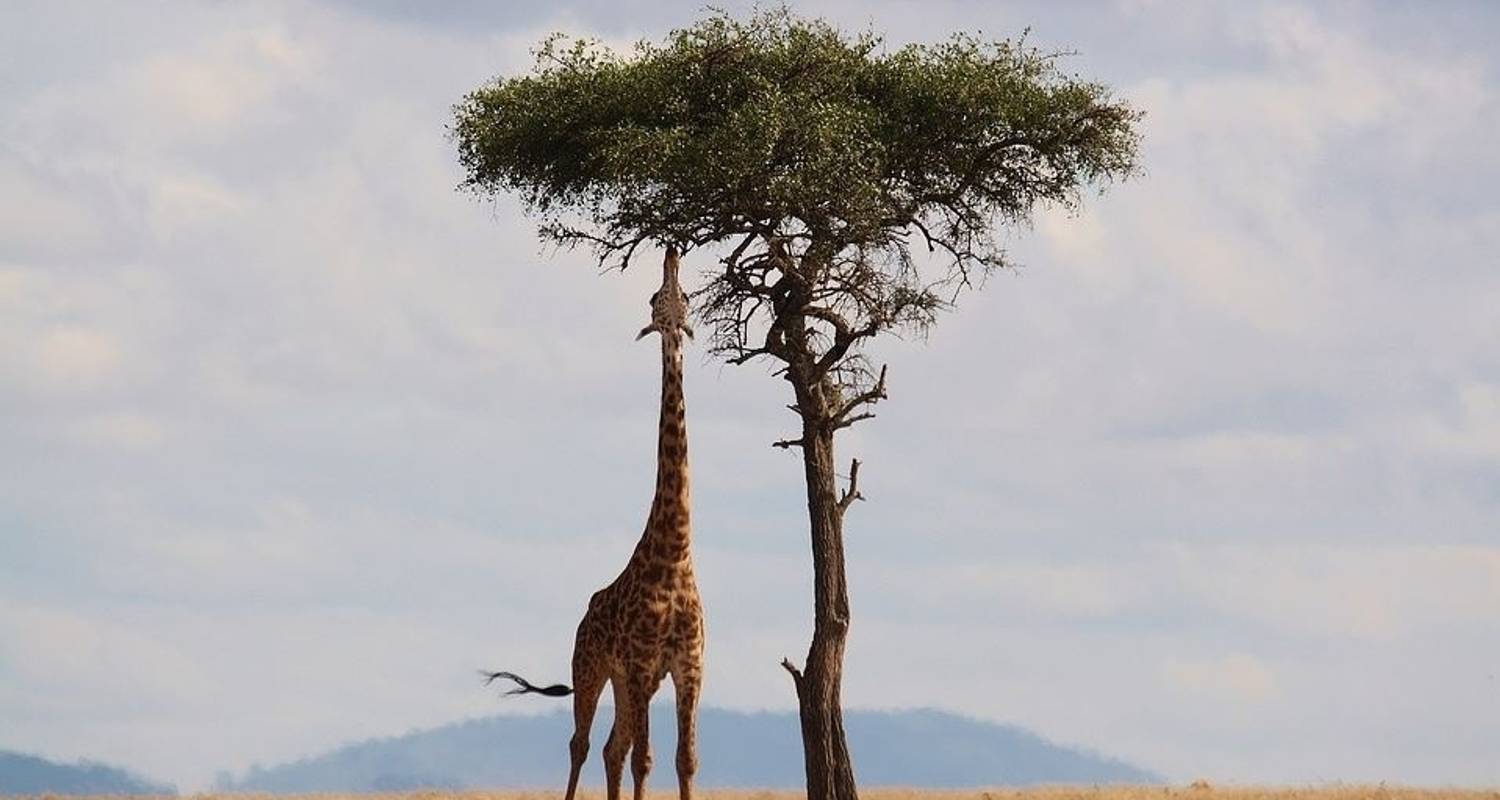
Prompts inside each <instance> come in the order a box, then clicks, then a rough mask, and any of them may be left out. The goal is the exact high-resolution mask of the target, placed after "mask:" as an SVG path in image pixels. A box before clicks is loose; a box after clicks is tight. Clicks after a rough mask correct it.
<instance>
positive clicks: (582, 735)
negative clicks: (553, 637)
mask: <svg viewBox="0 0 1500 800" xmlns="http://www.w3.org/2000/svg"><path fill="white" fill-rule="evenodd" d="M605 680H606V679H605V676H604V674H603V670H600V669H592V670H591V669H588V668H587V665H582V664H580V663H579V662H578V660H577V659H575V660H574V664H573V738H572V739H571V740H570V741H569V742H568V758H569V766H568V793H567V796H566V800H574V795H575V794H576V793H577V791H578V775H579V773H580V772H581V771H582V770H583V762H584V761H585V760H586V759H587V758H588V757H589V731H590V729H592V728H593V726H594V712H595V711H597V710H598V708H599V695H600V694H602V693H603V692H604V683H605Z"/></svg>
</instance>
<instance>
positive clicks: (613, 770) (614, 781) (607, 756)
mask: <svg viewBox="0 0 1500 800" xmlns="http://www.w3.org/2000/svg"><path fill="white" fill-rule="evenodd" d="M610 686H611V687H612V688H613V689H614V695H615V721H614V724H613V725H611V726H610V729H609V738H608V739H606V740H605V742H604V788H605V796H606V797H607V800H620V783H621V781H622V780H624V777H625V753H626V752H628V751H629V750H630V745H631V740H632V736H631V734H632V733H633V731H632V730H631V727H630V724H629V722H628V720H629V719H630V714H631V711H630V706H631V699H630V690H629V688H628V687H627V686H626V684H625V678H624V677H623V676H620V675H616V676H614V677H613V678H611V679H610Z"/></svg>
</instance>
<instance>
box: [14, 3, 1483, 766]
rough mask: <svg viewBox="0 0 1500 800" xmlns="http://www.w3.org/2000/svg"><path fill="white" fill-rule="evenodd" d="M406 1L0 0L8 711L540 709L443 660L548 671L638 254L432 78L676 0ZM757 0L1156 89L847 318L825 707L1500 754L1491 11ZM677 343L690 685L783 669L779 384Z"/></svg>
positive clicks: (642, 394)
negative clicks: (1115, 144) (883, 381)
mask: <svg viewBox="0 0 1500 800" xmlns="http://www.w3.org/2000/svg"><path fill="white" fill-rule="evenodd" d="M433 5H435V4H407V3H398V2H369V3H358V2H352V0H351V1H350V2H297V1H295V0H288V1H287V2H280V1H279V0H278V1H276V2H267V3H255V4H242V3H220V2H199V3H190V2H180V3H178V2H174V3H167V2H151V1H150V0H147V1H146V2H141V3H131V4H122V3H104V2H96V3H86V2H63V3H56V2H28V1H27V0H21V1H20V2H9V3H5V4H4V5H3V6H0V748H8V749H15V750H21V751H25V752H32V753H38V754H41V755H45V756H48V757H52V758H57V759H64V760H74V759H78V758H85V757H86V758H93V759H101V760H105V761H110V762H115V763H120V764H124V765H127V766H129V767H132V768H135V769H138V770H140V771H143V772H145V773H146V774H148V775H150V776H153V777H156V778H159V779H165V780H171V781H174V782H176V783H177V785H178V786H179V788H181V789H184V790H193V789H199V788H205V787H207V786H209V785H210V783H211V782H212V780H213V776H214V774H215V772H217V771H219V770H231V771H236V772H238V771H242V770H244V769H246V768H248V767H249V766H250V765H251V764H253V763H260V764H267V765H268V764H272V763H276V762H279V761H282V760H286V759H291V758H297V757H301V756H304V755H308V754H311V753H315V752H320V751H323V750H326V749H329V748H332V747H334V746H337V745H339V744H343V743H345V742H348V741H350V740H353V739H358V738H364V737H371V736H386V735H393V734H399V733H402V732H404V731H406V730H409V729H412V728H421V727H429V726H435V725H440V724H444V723H447V722H451V721H455V720H461V719H465V718H472V717H479V716H485V715H489V714H493V713H497V712H502V711H503V712H507V713H538V712H543V711H551V710H553V709H555V708H557V707H558V706H559V704H558V702H557V701H550V700H538V699H535V698H528V699H525V700H512V701H507V702H501V701H500V700H498V699H497V698H496V696H495V693H494V692H492V691H484V690H482V689H481V688H480V687H479V686H478V684H477V681H476V677H475V669H476V668H479V667H492V668H509V669H513V670H515V671H517V672H521V673H522V674H525V675H527V676H529V677H532V678H533V679H534V680H537V681H539V682H553V681H557V680H566V679H567V668H568V664H569V658H570V649H571V643H572V640H573V639H572V637H573V631H574V627H575V626H576V624H577V620H578V618H579V616H580V615H581V613H582V611H583V609H584V607H585V604H586V602H587V598H588V596H589V595H590V594H591V593H592V592H593V591H594V590H596V589H597V588H599V587H601V586H603V585H604V584H605V583H607V582H608V581H609V580H610V579H612V578H613V577H614V576H615V574H616V573H617V572H618V570H619V568H620V567H621V565H622V564H623V563H624V561H625V559H626V557H627V556H628V554H629V552H630V550H631V549H632V547H633V546H634V544H635V540H636V538H637V537H638V536H639V533H640V529H641V525H642V523H643V522H644V518H645V512H646V507H647V505H648V504H649V500H650V495H651V487H652V478H653V464H652V458H653V457H654V452H655V451H654V436H655V420H656V416H655V415H656V410H655V409H656V402H657V392H658V381H659V373H658V365H659V361H658V357H657V354H656V352H655V346H654V344H653V343H652V342H651V341H650V340H648V341H645V342H636V341H634V340H633V337H634V335H635V332H636V331H637V330H638V329H639V328H640V326H641V325H642V324H644V322H645V319H646V312H647V308H646V298H647V297H648V296H649V294H650V292H651V291H652V290H653V289H654V288H655V287H654V283H655V281H656V279H657V276H656V275H655V274H654V270H652V269H640V270H636V269H632V270H629V271H627V272H625V273H623V274H620V273H609V274H600V272H599V270H598V269H597V268H596V267H595V266H594V265H593V264H592V262H591V260H590V258H589V256H588V255H587V254H586V253H583V252H566V251H564V252H554V251H553V250H552V249H550V248H547V247H544V246H542V244H541V243H540V242H539V240H538V238H537V236H536V234H535V226H534V222H533V221H531V220H528V219H527V218H526V217H525V216H524V215H523V213H522V210H521V208H520V207H519V205H518V204H517V203H516V202H515V200H514V199H512V198H507V197H500V198H494V199H476V198H474V197H473V196H470V195H466V194H463V193H461V192H458V191H456V190H455V186H456V184H457V183H458V182H459V180H460V179H461V177H462V176H461V174H460V171H459V169H458V167H457V164H456V157H455V148H454V146H453V143H452V142H451V141H449V139H448V138H447V135H446V131H445V126H446V124H447V122H448V120H449V118H450V109H451V106H452V104H453V103H455V102H456V101H457V100H458V99H459V98H460V97H461V96H462V95H463V94H464V93H465V92H467V91H469V90H472V89H474V88H476V87H478V86H480V85H482V84H483V83H484V82H486V81H487V80H490V79H491V78H493V77H494V76H497V75H512V74H518V73H520V72H522V71H524V70H526V69H527V68H528V66H529V64H530V58H531V56H530V49H531V48H532V47H533V46H534V45H535V44H536V43H537V42H539V41H540V40H541V39H542V38H543V37H545V36H546V35H547V34H548V33H549V32H552V31H564V32H567V33H570V34H574V35H583V36H592V37H597V38H600V39H602V40H604V41H605V42H608V43H612V44H614V45H616V46H620V47H628V46H629V45H630V43H631V42H633V41H635V40H637V39H640V38H643V37H644V38H648V39H660V38H661V37H662V36H664V35H665V33H666V32H667V31H668V30H670V29H672V28H674V27H679V26H684V25H687V24H690V23H691V21H692V20H693V19H695V18H696V17H698V16H700V15H701V14H702V13H704V12H703V9H702V7H701V6H700V5H698V4H696V3H692V2H642V1H641V0H611V2H594V1H590V2H558V3H552V4H536V5H535V6H534V7H532V6H529V5H525V6H513V5H511V4H504V3H490V2H455V3H448V4H442V5H441V6H440V7H437V8H434V7H432V6H433ZM718 5H721V6H724V7H726V8H728V9H729V10H731V11H733V12H736V13H740V12H743V11H744V10H745V8H746V5H745V4H741V3H738V2H722V0H721V2H720V3H719V4H718ZM794 8H795V9H796V10H797V11H798V12H799V13H802V14H806V15H817V16H824V17H826V18H828V19H830V20H833V21H835V22H837V23H839V24H840V25H842V26H845V27H846V28H848V29H851V30H859V29H864V28H867V27H868V28H870V29H872V30H875V31H878V32H882V33H884V34H885V35H886V37H887V41H888V42H889V44H890V46H892V47H895V46H897V45H899V44H901V43H904V42H908V41H932V40H938V39H941V38H944V37H946V36H948V35H949V34H951V33H953V32H955V31H961V30H966V31H973V32H980V33H982V34H984V35H985V36H992V37H1006V36H1015V35H1018V34H1019V33H1020V32H1021V31H1022V30H1024V29H1027V28H1029V29H1030V33H1029V40H1030V41H1032V42H1033V43H1036V44H1038V45H1039V46H1042V47H1045V48H1049V49H1058V50H1068V51H1073V52H1075V53H1076V55H1073V56H1071V57H1069V58H1068V59H1067V60H1066V61H1065V62H1064V64H1065V66H1066V68H1067V69H1068V70H1070V71H1076V72H1079V73H1081V74H1083V75H1085V76H1088V77H1090V78H1093V79H1097V80H1100V81H1103V82H1106V83H1108V84H1110V85H1111V86H1113V87H1115V89H1116V91H1117V93H1118V95H1119V96H1121V97H1123V98H1126V99H1128V100H1129V101H1130V102H1131V103H1133V104H1135V105H1136V106H1137V107H1138V108H1140V109H1142V110H1144V111H1145V112H1146V116H1145V118H1144V120H1143V122H1142V124H1141V133H1142V136H1143V144H1142V150H1141V158H1142V163H1143V171H1142V174H1141V175H1140V176H1138V177H1137V178H1134V179H1132V180H1129V181H1127V182H1125V183H1123V184H1119V185H1116V186H1114V187H1112V188H1111V189H1110V190H1109V191H1108V192H1107V193H1105V194H1103V195H1102V196H1094V195H1090V196H1089V197H1088V198H1087V200H1086V202H1085V204H1084V207H1083V209H1082V210H1081V211H1079V212H1077V213H1068V212H1066V211H1064V210H1060V209H1050V208H1041V209H1038V210H1037V213H1036V214H1035V217H1034V219H1033V223H1032V224H1031V225H1030V226H1028V227H1025V228H1018V229H1011V230H1006V231H1005V232H1004V233H1003V237H1004V239H1005V241H1006V243H1007V246H1008V247H1009V249H1010V253H1011V255H1012V256H1013V258H1014V261H1015V263H1016V267H1015V268H1014V269H1012V270H1008V271H1005V272H1001V273H999V274H996V275H995V276H994V277H992V278H991V279H990V280H989V281H988V282H987V283H986V284H985V285H984V286H983V287H982V289H981V290H980V291H977V292H973V293H969V294H965V295H963V296H962V297H960V298H959V301H958V304H957V306H956V308H955V309H954V310H953V311H952V312H951V313H949V314H947V315H946V316H944V318H943V319H942V320H941V322H940V324H939V325H938V327H937V328H936V329H935V330H934V331H933V332H932V334H931V335H930V336H929V337H927V338H926V339H912V338H908V339H901V340H898V339H891V340H888V341H884V342H882V343H880V344H879V345H878V346H876V347H875V348H874V349H873V351H872V355H873V357H875V358H876V359H877V360H878V361H879V362H881V363H887V364H889V389H890V399H889V400H888V401H886V402H884V403H882V404H881V405H880V407H879V408H878V413H879V416H878V418H877V419H874V420H871V421H868V422H865V423H862V424H861V425H860V426H858V427H856V428H854V429H851V430H849V431H846V432H845V434H846V435H843V436H842V438H841V439H840V441H839V444H838V446H839V457H840V459H841V461H842V460H844V459H847V458H849V457H858V458H859V459H860V460H861V462H862V464H863V466H862V469H861V472H860V483H861V489H862V492H863V494H864V495H865V496H866V497H867V498H868V499H867V500H866V502H864V503H860V504H857V505H856V506H854V507H853V509H852V510H851V512H850V515H849V517H848V520H847V533H846V536H847V547H848V559H849V580H850V586H851V597H852V602H853V626H852V629H851V633H850V640H849V650H848V660H847V666H846V674H845V705H846V706H849V707H860V708H904V707H918V706H922V707H937V708H944V709H949V710H953V711H956V712H960V713H963V714H968V715H971V716H975V717H980V718H983V719H989V720H995V721H1000V722H1007V723H1014V724H1017V725H1021V726H1025V727H1027V728H1029V729H1032V730H1034V731H1036V732H1038V733H1040V734H1042V735H1044V736H1047V737H1049V738H1051V739H1053V740H1055V741H1058V742H1061V743H1065V744H1070V745H1077V746H1083V747H1087V748H1090V749H1093V750H1097V751H1100V752H1103V753H1107V754H1110V755H1114V756H1118V757H1121V758H1124V759H1128V760H1130V761H1132V762H1135V763H1137V764H1139V765H1141V766H1144V767H1146V768H1149V769H1152V770H1155V771H1157V772H1159V773H1161V774H1163V775H1165V776H1167V777H1168V778H1170V779H1172V780H1174V781H1187V780H1192V779H1195V778H1205V779H1209V780H1212V781H1216V782H1246V783H1248V782H1255V783H1268V782H1269V783H1306V782H1323V781H1380V780H1386V781H1392V782H1403V783H1423V784H1456V785H1478V784H1488V785H1496V784H1500V760H1497V759H1495V758H1494V754H1495V753H1496V752H1500V726H1496V724H1495V720H1496V719H1497V718H1500V677H1497V676H1500V271H1497V270H1496V266H1497V260H1496V255H1495V254H1496V252H1497V251H1500V200H1497V199H1496V193H1495V191H1494V186H1495V184H1496V181H1497V180H1500V149H1497V148H1495V147H1494V146H1493V143H1494V135H1495V134H1494V131H1495V130H1497V129H1500V56H1497V55H1496V51H1495V50H1494V48H1493V42H1494V41H1495V40H1497V39H1500V8H1497V7H1496V6H1494V5H1493V4H1489V3H1482V2H1475V3H1457V2H1434V3H1422V4H1415V3H1400V4H1398V3H1385V2H1365V3H1355V2H1333V1H1331V0H1330V2H1305V3H1297V2H1270V3H1259V2H1245V3H1229V2H1217V3H1216V2H1193V3H1188V2H1182V3H1174V2H1165V1H1158V0H1118V1H1117V2H1106V1H1105V0H1100V1H1099V2H1087V3H1083V2H1080V3H1076V4H1063V7H1062V8H1056V7H1053V4H1050V3H1044V2H1040V1H1038V2H1016V3H1007V2H981V1H980V0H952V1H950V2H922V3H916V2H895V1H894V0H886V1H885V2H852V1H850V2H843V1H841V0H818V1H815V2H813V1H810V2H797V3H794ZM687 266H688V273H690V274H691V273H692V272H693V271H695V270H697V269H709V268H711V266H712V264H710V263H697V264H693V263H691V262H690V263H689V264H688V265H687ZM686 389H687V402H688V407H689V412H688V413H689V429H690V435H691V439H692V451H691V452H692V459H693V469H694V503H695V507H694V515H695V523H696V524H695V527H696V533H695V536H696V539H695V543H694V547H695V560H696V564H697V569H698V573H699V584H700V588H701V591H702V594H703V597H704V603H705V606H706V609H707V614H708V630H709V642H708V664H707V682H706V686H705V690H704V697H703V702H704V703H705V704H708V705H714V706H721V707H729V708H739V709H789V708H793V707H795V700H794V697H793V693H792V689H791V686H790V684H789V682H788V679H787V676H786V674H785V673H784V672H783V671H782V669H781V668H780V666H779V665H778V664H779V662H780V660H781V658H782V657H783V656H791V657H792V658H793V659H794V660H796V661H800V660H801V657H802V655H803V654H804V653H805V651H806V646H807V640H808V636H809V633H810V628H811V623H810V619H811V587H810V570H811V568H810V565H809V558H808V552H807V530H806V520H805V505H804V502H805V501H804V500H803V499H802V497H803V495H802V492H803V489H802V486H801V480H802V477H801V476H802V472H801V465H800V463H799V459H798V456H797V454H796V453H795V452H790V453H789V452H785V451H781V450H776V449H773V448H772V447H770V443H771V442H772V441H774V440H776V439H779V438H782V437H783V436H784V435H785V434H787V433H788V432H789V431H790V430H792V426H793V421H794V420H793V417H792V416H791V414H789V413H788V412H787V411H786V410H785V408H784V404H785V403H786V402H788V400H789V398H788V397H787V396H786V395H787V388H786V387H785V384H784V383H783V382H782V381H779V380H777V379H775V378H774V377H773V376H771V375H770V374H769V371H768V369H767V368H766V367H763V366H756V365H749V366H744V367H733V366H725V365H722V364H720V363H717V362H714V361H712V360H711V359H710V358H709V357H708V356H707V354H706V352H705V351H704V350H703V346H702V345H701V344H698V345H694V346H693V348H692V349H691V350H690V351H689V353H688V356H687V381H686ZM667 700H668V697H667V696H666V695H665V694H664V695H663V696H659V699H658V702H664V701H667ZM562 746H563V744H562V743H561V742H560V743H559V747H562ZM855 759H856V763H855V767H856V771H857V769H858V754H857V753H856V754H855Z"/></svg>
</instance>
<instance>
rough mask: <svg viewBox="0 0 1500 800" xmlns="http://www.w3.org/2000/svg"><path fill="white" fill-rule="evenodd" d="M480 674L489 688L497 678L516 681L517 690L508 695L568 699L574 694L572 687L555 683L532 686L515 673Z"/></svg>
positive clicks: (482, 671)
mask: <svg viewBox="0 0 1500 800" xmlns="http://www.w3.org/2000/svg"><path fill="white" fill-rule="evenodd" d="M479 674H480V675H483V676H484V685H485V686H489V685H490V684H491V683H494V682H495V679H497V678H504V679H506V680H508V681H515V682H516V688H514V689H511V690H510V691H508V692H506V694H507V695H512V694H544V695H546V696H548V697H567V696H568V695H570V694H572V693H573V689H572V687H569V686H565V685H563V684H561V683H554V684H552V685H551V686H532V685H531V682H530V681H528V680H526V679H525V678H523V677H521V676H520V675H517V674H515V673H514V672H485V671H484V670H480V671H479Z"/></svg>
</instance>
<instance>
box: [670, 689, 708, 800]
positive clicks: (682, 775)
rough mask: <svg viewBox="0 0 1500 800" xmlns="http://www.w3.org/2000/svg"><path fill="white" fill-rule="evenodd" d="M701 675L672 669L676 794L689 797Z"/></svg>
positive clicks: (695, 759)
mask: <svg viewBox="0 0 1500 800" xmlns="http://www.w3.org/2000/svg"><path fill="white" fill-rule="evenodd" d="M702 684H703V675H702V673H700V672H699V671H698V670H696V669H694V670H684V671H681V672H677V671H674V672H673V673H672V689H673V691H674V692H675V693H676V694H677V795H678V797H679V798H681V800H692V798H693V776H694V775H696V774H697V773H698V690H699V688H700V687H701V686H702Z"/></svg>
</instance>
